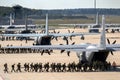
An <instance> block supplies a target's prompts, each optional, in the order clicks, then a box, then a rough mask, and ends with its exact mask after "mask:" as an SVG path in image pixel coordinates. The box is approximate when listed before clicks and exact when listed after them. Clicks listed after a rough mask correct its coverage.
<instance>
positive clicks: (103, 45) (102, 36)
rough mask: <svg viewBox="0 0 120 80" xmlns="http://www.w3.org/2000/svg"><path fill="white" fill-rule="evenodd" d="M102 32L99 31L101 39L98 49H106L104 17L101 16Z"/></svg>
mask: <svg viewBox="0 0 120 80" xmlns="http://www.w3.org/2000/svg"><path fill="white" fill-rule="evenodd" d="M101 27H102V30H101V37H100V48H102V49H106V35H105V16H104V15H102V25H101Z"/></svg>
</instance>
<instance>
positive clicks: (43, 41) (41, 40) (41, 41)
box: [0, 14, 97, 45]
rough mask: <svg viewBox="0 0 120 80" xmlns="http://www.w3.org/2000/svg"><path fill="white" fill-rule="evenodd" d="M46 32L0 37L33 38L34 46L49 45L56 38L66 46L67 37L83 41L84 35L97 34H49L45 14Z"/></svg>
mask: <svg viewBox="0 0 120 80" xmlns="http://www.w3.org/2000/svg"><path fill="white" fill-rule="evenodd" d="M45 28H46V30H45V33H43V34H33V33H32V34H0V36H6V37H26V38H28V37H35V42H36V43H35V44H36V45H50V44H51V43H50V41H51V38H55V39H56V40H57V37H63V38H64V40H66V41H67V44H68V37H70V39H72V37H73V36H81V38H82V39H84V35H94V34H97V33H49V30H48V14H46V27H45Z"/></svg>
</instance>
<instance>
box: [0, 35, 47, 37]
mask: <svg viewBox="0 0 120 80" xmlns="http://www.w3.org/2000/svg"><path fill="white" fill-rule="evenodd" d="M43 35H45V34H0V36H8V37H13V36H14V37H40V36H43Z"/></svg>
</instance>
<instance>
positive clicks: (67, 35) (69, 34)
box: [0, 33, 99, 37]
mask: <svg viewBox="0 0 120 80" xmlns="http://www.w3.org/2000/svg"><path fill="white" fill-rule="evenodd" d="M96 34H99V33H63V34H62V33H58V34H56V33H49V35H50V36H55V37H62V36H63V37H64V36H66V37H69V36H82V35H96ZM45 35H46V34H0V36H9V37H12V36H14V37H40V36H45Z"/></svg>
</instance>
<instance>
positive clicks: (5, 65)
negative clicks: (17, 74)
mask: <svg viewBox="0 0 120 80" xmlns="http://www.w3.org/2000/svg"><path fill="white" fill-rule="evenodd" d="M4 73H8V65H7V63H5V64H4Z"/></svg>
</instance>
